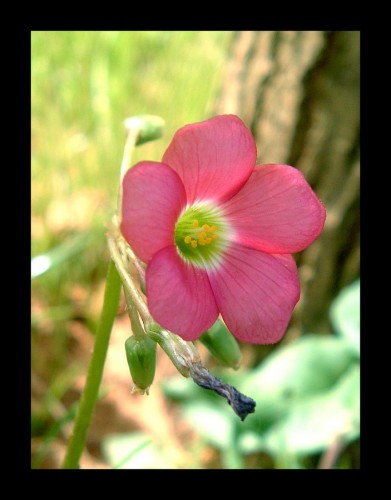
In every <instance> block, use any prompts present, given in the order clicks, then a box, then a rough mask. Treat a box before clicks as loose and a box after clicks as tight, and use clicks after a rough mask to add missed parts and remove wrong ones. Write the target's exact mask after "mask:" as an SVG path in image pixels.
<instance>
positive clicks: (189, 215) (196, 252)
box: [175, 204, 229, 266]
mask: <svg viewBox="0 0 391 500" xmlns="http://www.w3.org/2000/svg"><path fill="white" fill-rule="evenodd" d="M228 232H229V228H228V226H227V223H226V222H225V221H224V217H223V216H222V215H221V212H220V211H219V210H218V209H217V208H216V207H214V206H212V205H209V204H195V205H192V206H191V207H189V208H187V209H186V210H185V211H184V212H183V214H182V215H181V216H180V217H179V219H178V221H177V223H176V225H175V244H176V246H177V248H178V251H179V253H180V255H181V256H182V257H184V259H185V260H187V261H189V262H191V263H192V264H196V265H200V266H205V265H213V264H215V263H216V262H217V261H218V260H219V257H220V256H221V254H222V252H223V250H224V248H225V247H226V246H227V242H228V240H227V236H228Z"/></svg>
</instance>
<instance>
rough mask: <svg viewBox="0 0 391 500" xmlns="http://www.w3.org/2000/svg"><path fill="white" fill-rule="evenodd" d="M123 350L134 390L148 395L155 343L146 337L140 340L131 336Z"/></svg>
mask: <svg viewBox="0 0 391 500" xmlns="http://www.w3.org/2000/svg"><path fill="white" fill-rule="evenodd" d="M125 350H126V358H127V360H128V365H129V370H130V374H131V376H132V379H133V382H134V385H135V388H134V390H135V391H137V392H138V393H139V394H144V393H147V394H148V393H149V387H150V386H151V384H152V382H153V379H154V377H155V369H156V342H154V341H153V340H152V339H151V338H149V337H147V336H146V335H145V337H143V338H141V339H139V338H138V337H137V338H136V337H135V336H134V335H132V336H131V337H129V338H128V339H127V340H126V342H125Z"/></svg>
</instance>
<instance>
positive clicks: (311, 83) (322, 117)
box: [217, 31, 360, 332]
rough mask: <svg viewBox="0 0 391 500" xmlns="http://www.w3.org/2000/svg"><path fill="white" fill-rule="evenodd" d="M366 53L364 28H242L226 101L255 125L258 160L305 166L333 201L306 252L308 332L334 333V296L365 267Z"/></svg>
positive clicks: (302, 311) (299, 314) (304, 317)
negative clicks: (362, 140)
mask: <svg viewBox="0 0 391 500" xmlns="http://www.w3.org/2000/svg"><path fill="white" fill-rule="evenodd" d="M359 55H360V33H359V32H358V31H332V32H325V31H261V32H256V31H242V32H236V33H235V34H234V36H233V38H232V41H231V47H230V59H229V62H228V65H227V74H226V76H225V79H224V85H223V88H222V89H221V94H220V97H219V100H218V105H217V113H218V114H223V113H234V114H237V115H238V116H240V117H241V118H242V119H243V121H244V122H245V123H246V124H247V125H248V126H249V127H250V129H251V131H252V132H253V134H254V137H255V140H256V142H257V146H258V154H259V156H258V163H287V164H290V165H293V166H295V167H296V168H298V169H300V170H301V171H302V172H303V173H304V175H305V177H306V179H307V180H308V182H309V183H310V184H311V186H312V187H313V189H314V190H315V191H316V193H317V194H318V196H319V197H320V199H321V200H322V201H323V203H324V205H325V206H326V210H327V219H326V224H325V228H324V231H323V233H322V235H321V236H320V237H319V238H318V240H317V241H316V242H315V243H314V244H313V245H311V246H310V247H309V248H308V249H307V250H305V251H304V252H302V253H301V254H299V255H298V256H296V257H297V262H298V264H299V269H300V278H301V284H302V298H301V300H300V302H299V304H298V306H297V308H296V310H295V314H294V318H293V324H294V325H296V326H298V327H300V330H302V329H304V330H305V331H317V332H326V331H330V328H331V325H330V323H329V306H330V303H331V301H332V299H333V298H334V297H335V295H336V294H337V293H338V291H339V290H340V289H341V288H343V287H344V286H346V285H347V284H349V283H350V282H352V281H353V280H355V279H356V278H358V277H359V273H360V268H359V265H360V248H359V222H360V221H359V182H360V169H359V151H360V149H359V126H360V102H359V97H360V58H359Z"/></svg>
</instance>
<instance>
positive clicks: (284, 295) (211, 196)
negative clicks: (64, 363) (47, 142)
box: [121, 115, 326, 344]
mask: <svg viewBox="0 0 391 500" xmlns="http://www.w3.org/2000/svg"><path fill="white" fill-rule="evenodd" d="M256 158H257V150H256V145H255V142H254V139H253V137H252V136H251V133H250V131H249V130H248V129H247V128H246V126H245V125H244V123H243V122H242V121H241V120H240V119H239V118H238V117H236V116H233V115H223V116H216V117H215V118H212V119H210V120H206V121H204V122H200V123H194V124H191V125H187V126H185V127H183V128H181V129H180V130H178V131H177V132H176V134H175V135H174V138H173V139H172V141H171V144H170V145H169V146H168V148H167V151H166V152H165V154H164V156H163V159H162V163H157V162H141V163H138V164H137V165H136V166H135V167H133V168H132V169H131V170H129V171H128V172H127V174H126V176H125V178H124V181H123V204H122V223H121V231H122V234H123V235H124V237H125V239H126V240H127V241H128V243H129V244H130V245H131V247H132V248H133V250H134V252H135V253H136V254H137V256H138V257H139V258H140V259H141V260H142V261H144V262H145V263H146V264H147V270H146V290H147V300H148V307H149V309H150V312H151V314H152V316H153V318H154V319H155V321H156V322H157V323H159V324H160V325H161V326H162V327H164V328H167V329H168V330H171V331H172V332H174V333H176V334H177V335H179V336H181V337H182V338H183V339H185V340H194V339H196V338H197V337H199V336H200V335H201V333H203V332H204V331H205V330H207V329H208V328H210V327H211V326H212V325H213V323H214V322H215V321H216V319H217V316H218V315H219V313H221V316H222V318H223V320H224V322H225V324H226V325H227V327H228V329H229V330H230V331H231V333H232V334H233V335H235V337H237V338H238V339H239V340H241V341H244V342H250V343H254V344H270V343H274V342H277V341H278V340H280V339H281V337H282V336H283V335H284V332H285V330H286V327H287V325H288V322H289V319H290V317H291V314H292V311H293V308H294V306H295V305H296V303H297V301H298V300H299V297H300V284H299V279H298V273H297V268H296V264H295V261H294V259H293V257H292V256H291V255H289V254H291V253H294V252H298V251H300V250H303V249H304V248H306V247H307V246H308V245H310V244H311V243H312V242H313V241H314V240H315V239H316V238H317V237H318V236H319V234H320V232H321V231H322V228H323V225H324V221H325V215H326V214H325V209H324V207H323V205H322V204H321V202H320V201H319V199H318V198H317V196H316V195H315V193H314V192H313V191H312V189H311V187H310V186H309V185H308V183H307V182H306V180H305V179H304V177H303V175H302V174H301V172H299V171H298V170H297V169H295V168H293V167H290V166H288V165H277V164H269V165H256Z"/></svg>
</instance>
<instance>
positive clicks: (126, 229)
mask: <svg viewBox="0 0 391 500" xmlns="http://www.w3.org/2000/svg"><path fill="white" fill-rule="evenodd" d="M185 205H186V194H185V190H184V187H183V184H182V181H181V180H180V178H179V177H178V175H177V174H176V173H175V172H174V171H173V170H172V169H171V168H170V167H168V166H167V165H164V164H162V163H157V162H151V161H144V162H141V163H138V164H137V165H135V166H134V167H133V168H131V169H130V170H129V171H128V172H127V173H126V175H125V177H124V180H123V198H122V222H121V232H122V234H123V235H124V237H125V239H126V241H127V242H128V243H129V244H130V245H131V247H132V248H133V250H134V252H135V253H136V255H137V256H138V257H139V258H140V259H141V260H143V261H144V262H149V261H150V260H151V258H152V257H153V255H154V254H155V253H156V252H158V251H159V250H160V249H162V248H164V247H166V246H168V245H172V244H173V242H174V226H175V223H176V221H177V219H178V216H179V214H180V212H181V211H182V209H183V208H184V207H185Z"/></svg>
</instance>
